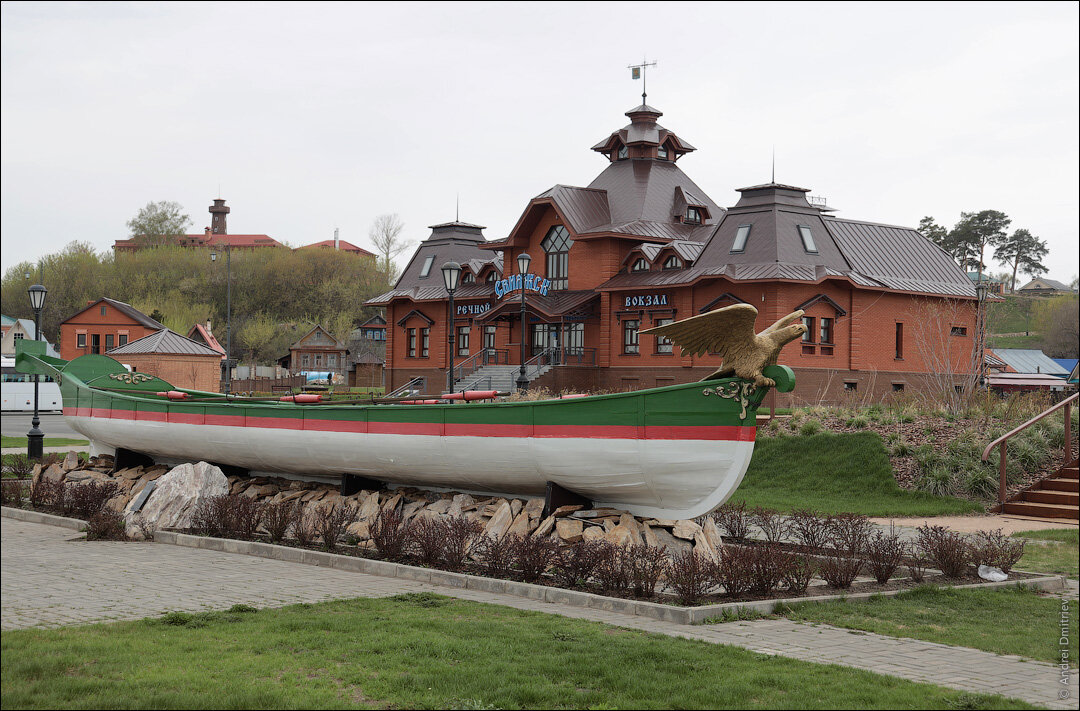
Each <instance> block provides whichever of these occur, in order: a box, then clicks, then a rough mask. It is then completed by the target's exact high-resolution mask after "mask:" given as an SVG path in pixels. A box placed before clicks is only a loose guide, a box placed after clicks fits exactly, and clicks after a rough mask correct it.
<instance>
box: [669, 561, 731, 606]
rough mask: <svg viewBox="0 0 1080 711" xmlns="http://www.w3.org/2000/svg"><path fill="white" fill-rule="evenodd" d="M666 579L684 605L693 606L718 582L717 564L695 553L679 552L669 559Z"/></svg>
mask: <svg viewBox="0 0 1080 711" xmlns="http://www.w3.org/2000/svg"><path fill="white" fill-rule="evenodd" d="M666 577H667V581H668V585H670V586H671V589H672V590H674V591H675V594H676V595H677V596H678V597H679V600H680V601H681V602H682V603H683V604H684V605H693V604H695V603H697V602H698V601H699V600H700V599H701V598H703V597H705V595H707V594H708V593H709V591H710V590H712V589H713V588H715V587H716V585H717V583H718V581H719V577H720V576H719V571H718V570H717V562H716V560H714V559H713V558H711V557H709V556H706V555H702V554H701V553H697V552H696V551H681V552H679V553H676V554H675V555H674V556H672V557H671V560H670V562H669V563H668V567H667V571H666Z"/></svg>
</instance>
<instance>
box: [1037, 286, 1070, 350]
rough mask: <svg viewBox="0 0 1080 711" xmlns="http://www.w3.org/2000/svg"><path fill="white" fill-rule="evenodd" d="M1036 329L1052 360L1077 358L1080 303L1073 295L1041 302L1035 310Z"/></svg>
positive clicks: (1064, 295) (1043, 346) (1063, 295)
mask: <svg viewBox="0 0 1080 711" xmlns="http://www.w3.org/2000/svg"><path fill="white" fill-rule="evenodd" d="M1034 311H1035V313H1034V321H1035V328H1036V329H1037V330H1038V331H1039V334H1040V335H1042V339H1043V341H1042V349H1043V351H1044V352H1045V353H1046V355H1048V356H1050V357H1051V358H1076V357H1077V355H1078V353H1080V325H1078V324H1080V301H1078V300H1077V298H1076V296H1075V295H1073V294H1062V295H1060V296H1055V297H1052V298H1050V299H1045V300H1039V302H1038V303H1037V304H1035V309H1034Z"/></svg>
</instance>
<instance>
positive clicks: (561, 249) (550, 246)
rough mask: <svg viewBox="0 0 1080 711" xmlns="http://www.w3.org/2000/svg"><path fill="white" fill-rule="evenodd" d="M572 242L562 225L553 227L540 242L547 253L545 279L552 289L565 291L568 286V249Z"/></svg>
mask: <svg viewBox="0 0 1080 711" xmlns="http://www.w3.org/2000/svg"><path fill="white" fill-rule="evenodd" d="M573 244H574V240H572V239H570V233H569V232H568V231H567V229H566V228H565V227H563V226H562V225H555V226H554V227H552V228H551V229H550V230H548V233H547V235H546V236H545V237H544V239H543V240H542V241H541V242H540V246H541V247H543V249H544V252H546V253H547V278H548V280H549V281H550V282H551V288H552V289H566V288H567V287H568V286H569V271H570V247H571V246H573Z"/></svg>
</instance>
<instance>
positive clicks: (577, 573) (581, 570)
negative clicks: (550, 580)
mask: <svg viewBox="0 0 1080 711" xmlns="http://www.w3.org/2000/svg"><path fill="white" fill-rule="evenodd" d="M605 546H606V543H605V542H604V541H580V542H578V543H575V544H574V545H572V546H567V547H565V548H563V549H562V550H560V551H559V554H558V556H556V558H555V563H554V565H553V566H552V569H551V572H552V575H554V576H555V580H557V581H558V582H559V584H560V585H564V586H566V587H568V588H577V587H584V586H585V585H586V584H587V583H588V581H589V578H590V577H592V574H593V571H595V570H596V567H597V566H598V565H600V562H601V561H602V560H603V559H604V556H606V555H608V551H607V549H606V547H605Z"/></svg>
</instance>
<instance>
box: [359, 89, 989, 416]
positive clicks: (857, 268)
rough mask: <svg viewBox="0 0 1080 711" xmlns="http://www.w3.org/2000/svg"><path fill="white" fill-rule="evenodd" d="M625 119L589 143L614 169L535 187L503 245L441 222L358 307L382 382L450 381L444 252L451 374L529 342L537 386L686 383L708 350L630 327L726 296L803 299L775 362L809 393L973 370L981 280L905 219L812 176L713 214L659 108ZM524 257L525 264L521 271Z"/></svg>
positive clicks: (765, 314) (747, 196)
mask: <svg viewBox="0 0 1080 711" xmlns="http://www.w3.org/2000/svg"><path fill="white" fill-rule="evenodd" d="M627 116H628V117H629V118H630V121H631V123H630V124H629V125H628V126H626V127H624V128H622V129H620V130H617V131H614V132H612V133H611V134H610V135H609V136H608V137H607V138H605V139H604V140H603V141H601V142H600V143H598V144H596V145H595V146H593V150H594V151H596V152H598V153H600V154H601V155H603V156H604V158H606V160H607V166H606V168H605V169H604V170H603V172H601V173H600V175H599V176H597V178H596V179H595V180H593V182H592V183H590V184H589V185H588V186H587V187H584V188H582V187H571V186H565V185H556V186H555V187H553V188H551V189H550V190H547V191H545V192H544V193H541V194H540V195H538V196H537V197H535V198H533V199H532V200H531V201H530V202H529V203H528V205H527V206H526V207H525V210H524V212H523V213H522V215H521V217H520V218H519V220H518V222H517V224H516V225H515V226H514V227H513V229H512V230H511V232H510V234H509V235H508V236H506V237H505V238H503V239H500V240H497V241H488V240H486V239H485V238H484V236H483V234H482V230H483V228H482V227H480V226H477V225H470V224H466V223H460V222H453V223H447V224H443V225H436V226H434V227H433V228H432V234H431V236H430V237H429V238H428V239H427V240H425V241H424V242H422V243H421V244H420V246H419V247H418V249H417V251H416V253H415V254H414V255H413V258H412V260H411V261H410V262H409V264H408V266H407V267H406V268H405V269H404V270H403V272H402V275H401V278H400V279H399V280H398V282H397V284H396V285H395V287H394V289H393V290H391V291H389V292H387V293H386V294H383V295H381V296H378V297H376V298H374V299H372V300H370V301H368V302H367V304H368V305H373V306H383V307H385V308H386V320H387V323H388V328H387V364H386V367H387V373H386V382H387V388H388V389H393V388H395V387H398V386H400V385H402V384H404V383H406V382H408V381H409V380H410V379H411V378H414V377H424V378H426V381H427V391H428V392H430V393H434V392H438V391H440V390H442V389H443V388H444V387H445V383H446V368H447V367H448V365H449V358H450V356H449V354H448V348H447V341H448V339H447V336H448V331H447V329H448V324H449V323H450V318H451V315H450V314H449V313H448V299H447V294H446V291H445V288H444V287H443V280H442V274H441V272H440V267H441V266H442V264H443V263H445V262H446V261H449V260H452V261H456V262H459V263H460V264H462V266H463V272H462V282H461V286H460V288H459V289H458V291H457V292H456V294H455V309H454V311H455V313H454V314H453V315H452V318H453V328H454V329H455V330H454V334H455V338H456V345H455V349H454V350H455V352H454V355H453V357H454V362H455V364H457V370H456V371H455V376H456V377H455V382H456V386H455V387H469V386H470V385H473V384H474V383H478V382H479V381H478V380H477V374H479V377H481V378H482V377H483V375H484V374H485V371H487V372H490V373H495V372H497V370H498V369H499V368H502V369H503V370H513V368H511V367H510V366H514V365H520V360H521V359H520V355H519V352H520V346H521V342H522V338H524V339H525V344H526V346H527V348H526V356H525V357H526V360H527V361H528V373H529V376H530V379H531V380H532V385H534V386H541V385H542V386H547V387H550V388H552V389H554V390H564V389H575V390H576V389H617V390H626V389H637V388H647V387H653V386H659V385H666V384H675V383H681V382H687V381H691V380H697V379H700V378H702V377H704V376H706V375H708V374H709V373H711V372H712V371H713V370H715V369H716V368H717V367H718V365H719V363H720V359H719V358H718V357H717V356H713V355H705V356H703V357H698V358H695V357H691V356H683V355H681V353H680V352H679V349H678V348H677V347H673V346H672V344H671V343H670V342H667V341H666V340H665V339H662V338H657V337H653V336H639V335H638V334H639V331H641V330H644V329H646V328H650V327H652V326H656V325H661V324H664V323H667V322H669V321H671V320H675V319H682V318H687V317H689V316H693V315H696V314H699V313H704V312H706V311H709V310H712V309H715V308H718V307H721V306H726V305H730V304H733V303H749V304H753V305H754V306H755V307H756V308H757V309H758V311H759V316H758V323H757V328H758V330H759V331H760V330H762V329H764V328H765V327H767V326H768V325H769V324H771V323H772V322H773V321H775V320H776V319H778V318H780V317H781V316H783V315H785V314H787V313H789V312H791V311H794V310H796V309H803V310H804V311H805V312H806V316H805V318H804V323H805V324H806V326H807V328H808V332H807V334H806V336H805V337H804V339H803V340H802V342H796V343H791V344H789V345H788V346H787V347H786V348H785V349H784V352H783V353H782V355H781V361H782V362H783V363H785V364H787V365H790V366H792V367H793V368H794V369H795V371H796V373H797V374H798V382H799V386H798V390H797V393H796V394H797V395H799V396H801V397H802V398H803V399H804V400H807V401H816V400H819V399H821V398H829V399H834V398H836V397H838V396H839V394H840V393H841V392H843V391H855V392H858V393H860V395H865V396H867V397H871V398H878V397H881V396H882V395H884V394H886V393H889V392H895V391H901V390H904V389H906V388H908V387H913V388H918V387H920V386H922V385H923V384H924V381H925V379H926V377H927V374H928V373H932V374H935V375H936V376H937V375H941V374H942V373H943V372H944V373H946V374H947V375H951V374H956V375H959V374H961V373H964V372H970V371H971V369H972V366H971V363H972V362H973V353H974V350H975V348H976V343H975V335H976V334H975V321H976V318H975V316H976V308H975V307H976V292H975V289H974V286H973V285H972V284H971V282H970V280H969V279H968V277H967V275H966V274H965V273H964V271H963V270H962V269H961V268H960V267H959V266H958V265H957V264H956V263H955V262H954V261H953V260H952V259H951V258H950V257H949V255H948V254H946V253H945V252H944V251H942V250H941V249H939V248H938V247H936V246H935V245H933V244H932V243H931V242H929V241H928V240H926V239H925V238H923V237H922V236H921V235H920V234H919V233H918V232H917V231H915V230H914V229H910V228H905V227H895V226H889V225H882V224H877V223H874V222H867V221H861V220H850V219H842V218H838V217H836V216H834V215H833V214H831V213H833V212H835V210H833V209H831V208H829V207H827V206H825V205H824V204H822V203H821V202H820V201H817V200H815V201H813V202H811V200H809V199H808V197H807V193H808V192H809V191H808V190H807V189H805V188H799V187H794V186H789V185H782V184H778V183H775V182H773V183H768V184H765V185H755V186H752V187H748V188H741V189H739V190H738V192H739V193H740V198H739V200H738V202H737V203H736V204H735V205H733V206H731V207H730V208H728V209H724V208H722V207H720V206H719V205H718V204H717V203H716V202H715V201H713V200H712V199H711V198H710V197H709V196H708V195H707V194H706V193H705V191H704V190H702V189H701V188H700V187H699V186H698V185H696V184H695V183H694V182H693V181H692V180H691V179H690V178H689V177H688V176H687V175H686V174H685V173H684V172H683V171H682V169H681V167H680V166H679V165H677V162H678V161H679V160H680V159H681V158H683V157H684V156H685V155H686V154H688V153H690V152H692V151H694V150H695V149H694V147H693V146H691V145H690V144H689V143H688V142H687V141H685V140H683V139H682V138H680V137H678V136H677V135H676V134H674V133H673V132H672V131H669V130H667V129H665V128H664V127H662V126H660V125H659V124H658V123H657V119H659V117H660V116H661V112H660V111H658V110H656V109H654V108H652V107H650V106H647V105H641V106H638V107H636V108H634V109H631V110H630V111H628V112H627ZM522 252H527V253H528V254H529V255H531V257H532V261H531V266H530V269H529V273H528V274H525V275H518V274H517V266H516V265H517V257H518V255H519V254H520V253H522ZM523 291H524V292H525V293H526V305H527V315H526V317H525V323H524V324H523V323H522V318H521V298H522V293H523ZM489 382H493V383H494V381H491V380H490V379H489ZM499 384H500V386H505V384H506V381H505V380H504V381H501V382H500V383H499Z"/></svg>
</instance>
